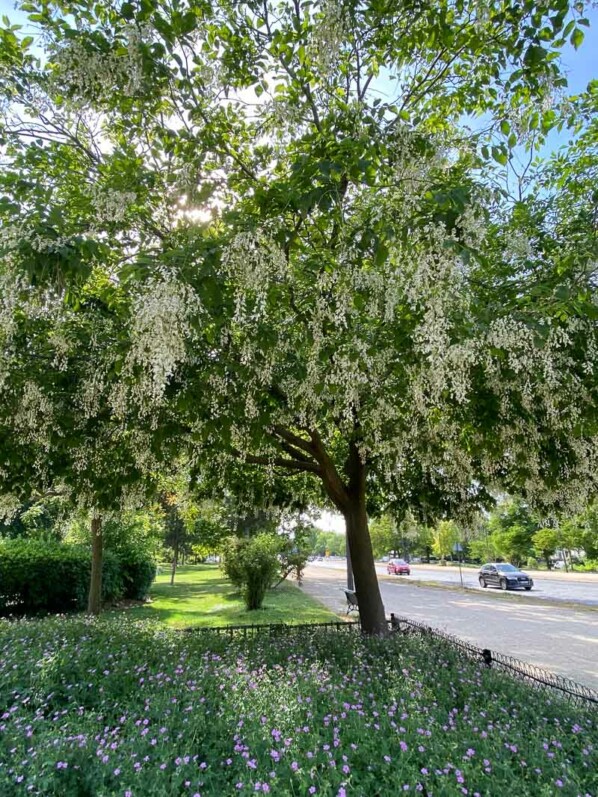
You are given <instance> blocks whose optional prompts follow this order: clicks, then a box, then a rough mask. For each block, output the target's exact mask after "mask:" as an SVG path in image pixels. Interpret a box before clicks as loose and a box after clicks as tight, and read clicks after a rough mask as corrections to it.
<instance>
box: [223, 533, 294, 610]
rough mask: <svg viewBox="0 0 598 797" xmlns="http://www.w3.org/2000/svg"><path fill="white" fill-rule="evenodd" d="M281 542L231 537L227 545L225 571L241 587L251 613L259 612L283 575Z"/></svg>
mask: <svg viewBox="0 0 598 797" xmlns="http://www.w3.org/2000/svg"><path fill="white" fill-rule="evenodd" d="M279 552H280V541H279V540H278V538H277V537H274V536H273V535H271V534H258V535H257V536H256V537H250V538H249V539H240V538H239V537H231V538H230V539H229V540H227V541H226V543H225V544H224V549H223V561H222V569H223V570H224V573H225V574H226V576H227V578H228V579H230V581H232V583H233V584H234V585H235V586H236V587H239V589H240V590H241V593H242V595H243V600H244V601H245V607H246V608H247V610H248V611H252V610H253V609H259V608H260V607H261V605H262V603H263V602H264V597H265V596H266V592H267V591H268V590H269V589H270V587H271V586H272V585H273V583H274V580H275V579H276V577H277V576H278V573H279V572H280V562H279V559H278V555H279Z"/></svg>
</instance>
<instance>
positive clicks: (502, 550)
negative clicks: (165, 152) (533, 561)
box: [488, 498, 541, 565]
mask: <svg viewBox="0 0 598 797" xmlns="http://www.w3.org/2000/svg"><path fill="white" fill-rule="evenodd" d="M540 526H541V523H540V520H539V518H538V517H537V516H536V515H535V514H534V513H533V512H532V510H531V508H530V507H529V505H528V504H526V503H525V501H523V500H521V499H520V498H511V499H508V500H506V501H504V502H503V503H501V504H500V505H499V506H498V507H497V509H496V511H495V512H493V513H492V514H491V516H490V519H489V521H488V531H489V533H490V535H491V537H492V544H493V545H494V547H495V548H496V550H497V552H498V554H499V556H500V557H501V558H503V559H506V560H507V561H509V562H513V563H514V564H516V565H520V564H522V563H523V562H525V560H526V559H527V557H528V555H529V554H530V553H531V550H532V547H533V543H532V539H533V535H534V533H535V532H536V531H538V530H539V528H540Z"/></svg>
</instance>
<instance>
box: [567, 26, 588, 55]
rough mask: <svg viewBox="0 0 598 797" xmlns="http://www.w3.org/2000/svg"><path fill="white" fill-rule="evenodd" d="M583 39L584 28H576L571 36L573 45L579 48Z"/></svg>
mask: <svg viewBox="0 0 598 797" xmlns="http://www.w3.org/2000/svg"><path fill="white" fill-rule="evenodd" d="M583 40H584V32H583V30H581V28H575V30H574V31H573V33H572V34H571V38H570V39H569V41H570V42H571V44H572V45H573V47H575V49H576V50H578V49H579V47H580V46H581V44H582V42H583Z"/></svg>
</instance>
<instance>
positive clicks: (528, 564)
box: [527, 556, 538, 569]
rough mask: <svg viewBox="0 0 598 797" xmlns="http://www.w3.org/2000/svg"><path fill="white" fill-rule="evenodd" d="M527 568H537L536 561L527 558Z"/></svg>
mask: <svg viewBox="0 0 598 797" xmlns="http://www.w3.org/2000/svg"><path fill="white" fill-rule="evenodd" d="M527 566H528V567H531V568H536V569H537V568H538V560H537V559H535V558H534V557H533V556H528V557H527Z"/></svg>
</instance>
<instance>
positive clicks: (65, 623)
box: [0, 587, 598, 797]
mask: <svg viewBox="0 0 598 797" xmlns="http://www.w3.org/2000/svg"><path fill="white" fill-rule="evenodd" d="M159 589H162V587H159ZM0 706H1V708H0V794H1V795H2V797H26V796H27V795H39V796H40V797H233V795H239V797H250V796H251V795H255V794H262V795H263V794H269V795H271V797H310V795H315V796H316V797H397V795H399V794H401V795H402V794H404V793H406V794H408V795H414V797H416V796H417V795H418V794H421V795H422V797H462V795H468V797H505V796H506V795H516V797H554V795H559V797H579V796H581V797H584V796H585V797H588V795H591V797H596V795H597V794H598V760H597V755H596V754H597V752H598V728H597V724H596V712H595V711H594V712H593V713H591V712H590V711H589V710H588V709H583V708H581V707H578V706H573V705H568V704H566V703H564V702H562V701H561V700H560V699H559V698H558V697H555V696H554V695H552V694H548V693H543V692H540V691H533V690H532V689H531V688H529V687H527V686H526V685H525V684H521V683H516V682H514V681H513V680H511V679H510V678H508V677H506V676H504V675H501V674H500V673H497V672H494V671H493V670H491V669H490V670H489V669H487V668H486V667H484V666H483V665H481V664H480V663H478V662H472V661H469V660H467V659H465V658H463V656H462V655H461V654H460V653H459V652H457V651H456V650H455V649H453V648H451V647H449V646H448V645H447V644H446V643H444V642H442V641H441V640H435V639H427V638H423V639H422V638H418V637H410V636H408V637H402V636H397V635H395V636H393V637H391V638H389V639H371V638H370V639H367V638H362V637H361V636H360V635H359V634H358V633H356V632H354V631H351V630H349V629H348V630H344V631H337V632H322V631H312V632H306V631H302V630H300V631H292V630H287V631H285V632H284V633H281V634H276V635H275V636H273V637H272V636H271V635H270V634H264V635H261V634H259V635H258V636H257V637H256V638H255V639H247V640H244V639H242V638H236V639H233V640H230V639H227V638H224V637H222V636H216V635H215V634H210V633H209V631H207V632H206V633H205V634H204V633H202V634H181V633H178V632H177V631H176V630H175V629H171V628H166V627H164V625H163V624H161V623H147V622H145V623H140V622H134V621H132V620H131V617H130V616H128V615H127V614H125V613H121V614H120V615H118V616H114V615H113V616H112V617H107V618H102V619H99V620H92V619H89V618H87V619H85V618H81V617H69V618H65V617H54V618H48V619H45V620H21V621H15V622H8V621H0Z"/></svg>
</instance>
